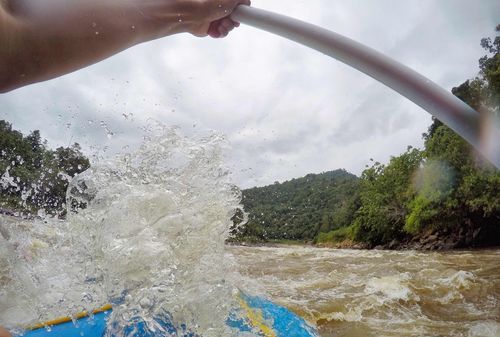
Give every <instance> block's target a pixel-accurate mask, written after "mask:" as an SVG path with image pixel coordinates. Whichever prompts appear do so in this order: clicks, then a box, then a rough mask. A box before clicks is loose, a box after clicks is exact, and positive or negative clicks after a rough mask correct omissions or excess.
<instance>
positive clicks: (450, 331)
mask: <svg viewBox="0 0 500 337" xmlns="http://www.w3.org/2000/svg"><path fill="white" fill-rule="evenodd" d="M230 250H231V252H232V253H233V254H234V255H235V256H236V258H237V261H238V262H239V265H240V273H241V274H242V275H244V277H246V278H249V279H252V280H255V281H256V282H255V283H256V284H259V285H260V286H262V287H263V289H264V291H266V292H267V294H268V296H269V297H270V298H271V299H272V300H274V301H276V302H278V303H280V304H283V305H285V306H287V307H288V308H290V309H292V310H293V311H294V312H296V313H298V314H300V315H301V316H303V317H305V318H306V319H307V320H308V321H309V322H312V323H313V324H315V325H317V327H318V329H319V332H320V334H321V336H323V337H333V336H344V337H370V336H374V337H375V336H376V337H379V336H388V337H389V336H391V337H392V336H394V337H401V336H450V337H451V336H454V337H458V336H467V337H479V336H488V337H498V336H500V250H498V249H495V250H480V251H455V252H444V253H443V252H416V251H375V250H340V249H325V248H313V247H302V246H286V247H231V248H230Z"/></svg>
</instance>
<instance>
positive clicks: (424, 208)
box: [235, 25, 500, 249]
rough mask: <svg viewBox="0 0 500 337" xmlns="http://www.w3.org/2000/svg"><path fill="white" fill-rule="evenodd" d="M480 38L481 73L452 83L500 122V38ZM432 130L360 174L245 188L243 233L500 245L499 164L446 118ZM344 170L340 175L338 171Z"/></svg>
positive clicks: (411, 244) (416, 244)
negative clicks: (415, 144)
mask: <svg viewBox="0 0 500 337" xmlns="http://www.w3.org/2000/svg"><path fill="white" fill-rule="evenodd" d="M496 31H497V32H499V31H500V25H499V26H497V27H496ZM481 46H482V47H483V48H484V49H485V50H486V52H487V54H486V55H485V56H484V57H482V58H481V59H480V60H479V69H480V71H479V74H478V76H477V77H476V78H474V79H472V80H467V81H465V82H464V83H462V84H461V85H459V86H458V87H455V88H453V89H452V92H453V94H454V95H456V96H457V97H458V98H460V99H461V100H463V101H464V102H466V103H467V104H469V105H470V106H471V107H472V108H474V109H475V110H477V111H479V112H480V113H481V114H483V115H484V116H486V115H488V116H490V121H491V120H494V119H495V118H496V120H497V121H498V120H499V119H500V37H499V36H497V37H496V38H495V39H494V40H493V41H492V39H490V38H484V39H482V40H481ZM485 120H486V119H485ZM423 138H424V148H423V149H422V150H420V149H415V148H412V147H408V150H407V151H406V152H405V153H403V154H401V155H399V156H396V157H393V158H392V159H391V160H390V161H389V163H388V164H386V165H384V164H381V163H378V162H375V163H374V164H373V165H372V166H371V167H369V168H367V169H366V170H365V171H364V172H363V173H362V175H361V179H359V181H358V180H357V179H355V178H354V177H353V176H351V175H349V174H347V173H346V172H343V171H340V172H343V174H340V173H339V171H333V172H332V173H325V174H323V175H308V176H306V177H304V178H301V179H295V180H292V181H290V182H285V183H283V184H275V185H272V186H267V187H263V188H253V189H250V190H245V191H243V205H244V206H245V210H246V211H247V212H248V213H249V220H248V224H247V225H245V226H243V228H242V229H241V230H240V232H239V233H237V235H236V240H248V239H249V238H253V239H255V238H256V239H257V240H264V241H265V240H269V239H295V240H314V241H315V242H318V243H323V244H325V243H327V244H328V243H330V244H335V243H341V242H350V243H355V242H358V243H363V244H364V245H365V246H366V247H375V246H385V247H389V248H404V247H408V248H424V249H449V248H464V247H480V246H493V245H500V172H499V171H498V170H497V169H495V168H494V167H493V166H492V165H491V164H490V163H489V162H488V161H486V160H485V159H484V158H482V157H481V156H480V155H479V154H478V153H477V152H476V151H475V150H474V149H473V148H472V147H471V146H470V145H469V144H468V143H467V142H465V141H464V140H463V139H462V138H461V137H460V136H458V135H457V134H456V133H455V132H454V131H452V130H451V129H450V128H448V127H446V126H445V125H443V124H442V123H441V122H440V121H439V120H437V119H434V120H433V123H432V125H430V127H429V129H428V130H427V132H426V133H424V134H423ZM496 146H497V149H498V150H499V151H500V144H496ZM335 172H337V174H339V176H340V177H342V178H341V179H340V181H335V180H334V179H333V178H331V179H330V178H329V176H330V175H332V177H333V175H334V173H335ZM334 181H335V182H334ZM240 218H241V214H240V215H239V216H238V217H236V219H235V222H236V223H237V222H238V221H240Z"/></svg>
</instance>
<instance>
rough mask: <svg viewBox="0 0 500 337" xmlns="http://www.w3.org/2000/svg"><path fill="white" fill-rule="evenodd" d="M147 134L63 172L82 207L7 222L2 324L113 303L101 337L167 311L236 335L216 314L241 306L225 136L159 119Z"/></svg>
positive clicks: (202, 327)
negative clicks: (188, 132)
mask: <svg viewBox="0 0 500 337" xmlns="http://www.w3.org/2000/svg"><path fill="white" fill-rule="evenodd" d="M144 139H145V140H144V142H143V144H142V146H141V147H140V149H139V150H138V151H136V152H134V153H123V154H119V155H117V156H116V157H115V158H114V159H112V160H107V161H103V160H101V161H100V162H95V163H93V164H92V166H91V168H90V169H89V170H87V171H85V172H83V173H82V174H80V175H78V176H76V177H75V178H74V179H73V180H72V181H71V183H70V186H69V188H68V194H67V204H68V205H73V206H74V205H79V206H80V207H81V208H80V209H79V210H78V211H77V212H74V211H69V210H68V212H69V214H68V218H67V220H66V221H56V220H54V219H38V220H35V221H25V222H20V221H19V220H16V221H15V222H12V223H8V224H5V225H4V227H5V228H4V230H5V231H7V232H8V233H9V238H8V239H7V238H5V237H4V236H0V241H1V242H0V249H2V251H1V253H2V254H0V256H1V258H0V275H1V277H0V282H2V288H1V289H2V290H1V291H0V325H4V326H7V327H8V328H15V327H19V324H23V323H24V324H26V323H29V322H33V321H44V320H48V319H51V318H54V317H57V316H61V315H68V314H71V313H75V312H78V311H81V310H87V311H89V310H92V309H93V308H96V307H98V306H101V305H103V304H105V303H108V302H110V303H112V305H113V313H112V315H111V321H112V324H110V325H109V326H110V327H111V328H110V329H108V332H107V334H108V335H109V336H111V335H113V336H127V335H129V334H130V329H129V330H127V329H126V326H127V323H129V322H130V321H138V320H140V321H141V322H143V323H144V324H145V328H146V329H150V330H152V331H155V330H158V329H159V326H160V325H159V320H161V319H162V318H164V317H166V316H168V317H170V318H171V320H172V322H174V324H177V325H178V327H182V326H184V325H185V326H186V327H187V328H188V329H189V330H190V331H192V332H193V333H197V334H202V335H203V336H208V337H209V336H218V337H220V336H231V335H234V334H235V332H234V331H231V330H230V328H228V327H227V326H226V324H225V320H226V318H227V316H228V314H229V312H230V311H231V310H232V308H235V307H237V306H238V304H237V303H236V301H235V298H234V293H235V291H236V288H235V286H234V284H235V276H234V275H233V274H232V272H231V270H232V267H233V260H232V258H231V257H230V255H228V254H226V249H225V244H224V242H225V240H226V238H227V237H228V235H229V228H230V226H231V224H232V223H231V221H230V218H231V216H232V215H233V214H234V212H235V210H236V209H237V208H238V207H240V206H239V201H240V192H239V190H238V189H237V188H235V187H234V186H233V185H232V184H231V182H230V178H229V173H228V171H227V170H226V169H225V168H224V166H223V160H224V152H225V149H226V146H227V144H226V141H225V139H224V137H223V136H222V135H221V134H217V133H213V134H210V135H209V136H207V137H205V138H203V139H194V138H187V137H184V136H182V135H181V134H180V132H179V130H177V129H175V128H168V127H165V126H163V125H160V124H156V125H154V126H152V127H150V128H148V134H147V135H146V136H145V137H144ZM27 308H28V309H27ZM162 335H164V336H169V334H168V332H167V331H163V333H162Z"/></svg>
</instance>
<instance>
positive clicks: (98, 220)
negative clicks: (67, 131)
mask: <svg viewBox="0 0 500 337" xmlns="http://www.w3.org/2000/svg"><path fill="white" fill-rule="evenodd" d="M145 132H146V131H145ZM226 148H227V142H226V140H225V138H224V137H223V136H222V135H220V134H218V133H211V134H208V135H206V136H203V137H192V138H190V137H186V136H184V135H183V134H182V133H180V132H179V130H178V129H176V128H169V127H165V126H163V125H161V124H158V125H152V126H151V127H150V128H149V129H148V130H147V132H146V133H145V136H144V142H143V144H141V146H140V147H139V148H138V149H137V150H135V151H134V152H131V153H127V152H125V153H121V154H117V155H116V157H113V158H107V159H100V160H97V159H96V161H95V162H93V163H92V166H91V168H90V169H89V170H87V171H85V172H84V173H82V174H80V175H78V176H77V177H75V178H74V179H73V180H72V181H71V182H70V185H69V188H68V191H67V201H68V204H73V205H78V204H85V205H87V207H85V208H83V209H79V210H78V212H75V213H73V212H72V211H71V210H70V211H69V212H68V216H67V219H66V220H65V221H60V220H57V219H51V218H47V217H44V216H43V214H39V215H40V217H39V218H37V219H35V220H21V219H18V218H12V217H0V325H1V326H4V327H6V328H8V329H10V330H11V331H13V332H17V333H21V332H22V331H23V329H24V327H25V326H27V325H29V324H31V323H35V322H44V321H48V320H50V319H54V318H55V317H60V316H67V315H72V314H74V313H77V312H81V311H83V310H86V311H91V310H92V309H94V308H97V307H100V306H102V305H104V304H106V303H111V304H112V305H113V312H112V314H111V315H110V323H109V324H108V327H111V328H109V329H108V333H107V336H114V337H128V336H129V334H128V332H127V329H126V326H127V324H129V323H130V320H131V318H134V319H135V320H140V321H142V322H144V323H145V324H146V326H147V328H148V329H149V330H150V331H155V332H156V331H157V329H158V327H159V326H161V324H159V322H160V321H159V319H161V318H162V317H167V316H168V317H170V318H171V319H172V321H173V322H174V323H175V324H177V325H178V326H179V327H181V326H183V325H184V323H186V324H187V326H188V327H189V328H190V329H191V331H193V332H195V333H199V335H202V336H204V337H233V336H238V337H240V336H241V334H239V333H237V332H235V331H233V330H231V329H230V328H229V327H228V326H227V325H226V318H227V317H228V314H229V313H232V312H234V310H238V308H239V304H238V301H237V300H236V296H235V295H236V294H237V293H238V290H243V291H244V292H246V293H248V294H255V295H260V296H265V297H269V298H270V299H271V300H273V301H275V302H277V303H280V304H282V305H284V306H286V307H289V308H290V309H292V310H293V311H295V312H296V313H297V314H299V315H301V316H303V317H304V318H306V319H307V320H308V321H309V322H311V324H313V325H315V326H317V327H318V329H319V331H320V334H321V335H322V336H323V337H329V336H345V337H351V336H368V337H370V336H466V337H479V336H488V337H493V336H495V337H498V336H500V309H499V308H500V303H499V302H500V250H483V251H463V252H447V253H436V252H433V253H424V252H410V251H398V252H395V251H364V250H331V249H322V248H313V247H301V246H286V247H238V246H227V245H226V244H225V241H226V239H227V238H228V236H229V235H230V228H231V226H232V225H233V223H232V221H231V217H232V215H233V214H234V212H235V210H236V209H238V208H240V207H241V205H240V200H241V193H240V191H239V189H238V188H236V187H235V185H234V183H233V182H232V180H231V177H230V174H229V171H228V169H227V168H226V166H225V164H224V163H225V153H226ZM0 178H1V179H0V183H1V184H4V185H5V184H9V185H13V186H17V185H16V184H17V183H16V180H15V179H13V177H11V176H10V174H9V172H8V171H6V172H5V173H3V175H2V176H1V177H0ZM23 195H24V194H23ZM24 196H25V197H26V195H24ZM23 200H24V199H23ZM160 335H161V334H160ZM163 335H165V336H169V334H167V332H164V333H163ZM250 335H252V336H256V335H257V334H253V333H252V334H248V333H247V334H246V335H245V336H250Z"/></svg>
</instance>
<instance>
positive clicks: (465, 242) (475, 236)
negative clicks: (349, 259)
mask: <svg viewBox="0 0 500 337" xmlns="http://www.w3.org/2000/svg"><path fill="white" fill-rule="evenodd" d="M493 234H495V233H490V232H484V231H483V230H482V228H476V229H474V228H467V227H462V228H461V229H460V230H459V231H451V230H441V231H433V230H428V231H426V232H424V233H421V234H418V235H415V236H413V237H411V238H403V239H393V240H392V241H390V242H389V243H387V244H382V245H375V246H370V245H369V244H367V243H364V242H356V241H353V240H350V239H344V240H339V241H329V242H321V243H313V242H305V241H293V240H273V241H266V242H248V241H242V242H234V241H233V242H230V244H231V245H240V246H249V247H283V246H309V247H311V246H312V247H319V248H335V249H375V250H381V249H383V250H419V251H448V250H449V251H452V250H464V249H488V248H491V249H496V248H500V246H499V245H498V243H497V241H498V239H497V237H496V236H495V235H493Z"/></svg>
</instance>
